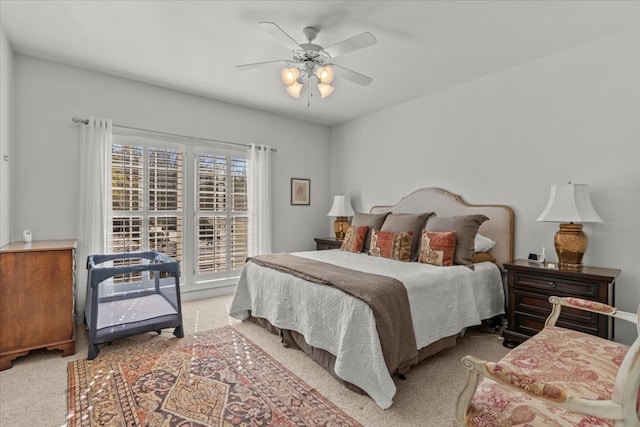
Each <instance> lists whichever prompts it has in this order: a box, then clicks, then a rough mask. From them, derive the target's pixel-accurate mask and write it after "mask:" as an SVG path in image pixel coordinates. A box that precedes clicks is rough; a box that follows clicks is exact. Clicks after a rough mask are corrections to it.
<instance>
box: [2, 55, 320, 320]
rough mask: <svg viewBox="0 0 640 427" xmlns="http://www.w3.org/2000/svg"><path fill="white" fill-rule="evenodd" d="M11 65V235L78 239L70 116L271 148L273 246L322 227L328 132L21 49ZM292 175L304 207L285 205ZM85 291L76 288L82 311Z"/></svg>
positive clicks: (309, 237)
mask: <svg viewBox="0 0 640 427" xmlns="http://www.w3.org/2000/svg"><path fill="white" fill-rule="evenodd" d="M14 65H15V76H14V81H15V103H14V107H15V108H14V110H13V118H14V121H15V127H14V129H13V135H14V137H15V139H14V143H13V145H12V150H13V154H12V159H13V160H12V165H13V168H14V178H15V179H14V182H13V195H14V198H13V200H12V203H11V206H12V213H13V221H12V225H11V237H12V239H13V240H21V239H22V230H24V229H26V228H30V229H31V230H32V233H33V236H34V239H35V240H45V239H67V238H77V237H78V230H77V228H78V225H77V223H78V203H79V196H78V192H79V182H78V179H79V165H78V162H79V150H78V148H79V143H80V128H79V126H81V125H78V124H75V123H72V122H71V118H72V117H73V116H78V117H88V116H96V117H107V118H111V119H113V122H114V123H115V124H120V125H126V126H133V127H137V128H143V129H152V130H157V131H164V132H170V133H176V134H181V135H187V136H195V137H202V138H211V139H217V140H225V141H234V142H241V143H251V142H255V143H262V144H269V145H272V146H273V147H275V148H277V150H278V151H277V152H276V153H274V154H273V164H272V169H273V175H272V184H273V191H272V193H273V236H274V238H273V250H274V251H275V252H281V251H298V250H311V249H314V248H315V242H314V240H313V238H314V237H316V236H319V235H324V234H325V233H326V231H325V227H324V225H325V224H326V218H327V217H326V213H327V212H328V210H329V207H330V192H329V184H330V182H329V174H328V173H327V171H328V170H329V167H330V165H329V158H330V129H329V128H327V127H325V126H320V125H315V124H310V123H307V122H302V121H299V120H293V119H288V118H284V117H281V116H277V115H274V114H269V113H265V112H260V111H257V110H253V109H249V108H244V107H239V106H235V105H232V104H228V103H223V102H217V101H213V100H211V99H207V98H203V97H199V96H195V95H190V94H186V93H183V92H178V91H175V90H170V89H165V88H161V87H157V86H153V85H148V84H144V83H140V82H136V81H132V80H127V79H122V78H117V77H112V76H108V75H105V74H101V73H96V72H92V71H87V70H83V69H79V68H75V67H69V66H64V65H60V64H57V63H54V62H50V61H45V60H41V59H36V58H33V57H29V56H24V55H20V54H17V55H15V64H14ZM291 177H297V178H310V179H311V205H310V206H291V205H290V193H289V191H290V178H291ZM3 205H4V203H3ZM84 263H85V261H84V260H78V266H79V267H78V275H84V274H86V270H85V269H84V267H83V266H84ZM83 282H84V281H83V280H81V281H80V282H79V283H83ZM84 295H85V290H84V289H80V288H79V289H78V297H79V298H78V306H79V308H80V311H82V310H81V308H82V307H83V306H84Z"/></svg>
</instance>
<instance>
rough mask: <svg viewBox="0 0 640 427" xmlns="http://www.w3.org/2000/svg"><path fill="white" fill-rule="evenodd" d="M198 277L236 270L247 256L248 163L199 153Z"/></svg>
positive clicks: (234, 158) (197, 210)
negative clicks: (199, 275)
mask: <svg viewBox="0 0 640 427" xmlns="http://www.w3.org/2000/svg"><path fill="white" fill-rule="evenodd" d="M196 163H197V172H196V173H197V185H198V188H197V202H196V217H197V223H198V231H197V233H198V245H197V257H198V266H197V274H205V273H220V272H229V271H236V270H238V269H240V268H242V266H243V265H244V261H245V259H246V257H247V238H248V232H247V225H248V217H247V180H246V177H247V160H246V159H245V158H238V157H230V156H222V155H218V154H213V153H199V154H198V155H197V157H196Z"/></svg>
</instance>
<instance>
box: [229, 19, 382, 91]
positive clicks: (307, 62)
mask: <svg viewBox="0 0 640 427" xmlns="http://www.w3.org/2000/svg"><path fill="white" fill-rule="evenodd" d="M258 25H259V26H260V28H262V29H264V30H265V31H267V32H268V33H270V34H271V35H272V36H273V37H275V38H276V39H278V40H279V41H280V42H281V43H283V44H284V45H285V46H286V47H287V48H289V49H290V50H291V53H292V59H279V60H275V61H265V62H255V63H252V64H243V65H236V68H237V69H239V70H250V69H253V68H257V67H261V66H264V65H270V64H276V63H282V64H285V65H286V66H287V67H288V68H287V67H285V68H283V69H282V71H281V74H280V76H281V78H282V81H283V83H284V84H285V86H286V87H287V93H289V95H291V96H293V97H294V98H299V97H300V93H301V92H302V90H303V88H304V83H305V80H306V81H307V82H308V83H309V84H311V81H312V79H316V80H317V87H318V90H319V91H320V96H321V97H322V98H325V97H327V96H329V95H330V94H331V92H333V89H334V88H333V86H331V82H332V81H333V78H334V69H337V71H338V74H339V76H340V77H343V78H345V79H346V80H349V81H352V82H354V83H357V84H359V85H362V86H366V85H368V84H369V83H371V82H372V81H373V78H371V77H369V76H365V75H364V74H361V73H358V72H356V71H353V70H350V69H349V68H345V67H343V66H341V65H338V64H336V63H334V62H333V60H334V59H335V58H337V57H339V56H341V55H344V54H345V53H349V52H353V51H355V50H359V49H362V48H365V47H368V46H371V45H374V44H376V41H377V40H376V38H375V37H374V36H373V34H371V33H369V32H364V33H361V34H358V35H356V36H353V37H351V38H348V39H346V40H343V41H341V42H339V43H336V44H333V45H331V46H328V47H322V46H320V45H317V44H314V43H313V41H314V40H315V38H316V37H317V35H318V32H319V30H318V29H317V28H315V27H305V28H304V29H303V30H302V33H303V34H304V37H305V39H306V40H307V42H306V43H298V42H296V41H295V40H294V39H293V37H291V36H290V35H289V34H287V33H286V32H285V31H284V30H283V29H282V28H280V27H279V26H278V25H277V24H275V23H273V22H260V23H259V24H258ZM308 93H309V95H308V96H309V97H310V96H311V90H309V92H308Z"/></svg>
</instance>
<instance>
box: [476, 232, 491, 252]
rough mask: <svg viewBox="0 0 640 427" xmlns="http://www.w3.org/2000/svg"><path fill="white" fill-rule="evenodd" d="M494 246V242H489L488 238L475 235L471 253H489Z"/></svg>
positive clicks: (478, 234)
mask: <svg viewBox="0 0 640 427" xmlns="http://www.w3.org/2000/svg"><path fill="white" fill-rule="evenodd" d="M495 245H496V242H494V241H493V240H491V239H490V238H488V237H485V236H483V235H482V234H480V233H477V234H476V237H475V239H474V241H473V251H474V252H489V251H490V250H491V249H493V247H494V246H495Z"/></svg>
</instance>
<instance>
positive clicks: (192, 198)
mask: <svg viewBox="0 0 640 427" xmlns="http://www.w3.org/2000/svg"><path fill="white" fill-rule="evenodd" d="M112 144H120V145H134V146H140V145H143V146H144V150H143V151H144V160H143V161H144V167H143V169H144V172H143V176H144V182H145V184H144V185H145V186H146V185H147V182H148V169H149V159H148V157H147V151H148V149H149V147H155V148H165V149H166V148H169V149H181V150H182V153H183V157H182V187H183V195H182V214H181V217H180V219H179V220H181V221H182V239H181V244H182V260H181V262H180V269H181V284H182V285H181V286H183V291H187V292H189V291H200V290H206V289H212V288H217V287H225V286H229V285H232V284H235V283H236V282H237V279H238V278H239V276H240V272H241V270H242V268H241V267H240V268H238V269H236V270H233V271H227V272H225V273H221V274H198V271H197V262H198V260H197V253H198V251H197V250H196V245H197V243H198V242H197V240H198V237H197V236H198V229H197V210H196V203H197V191H198V186H197V179H198V177H197V153H200V152H205V153H213V154H215V155H221V156H227V157H230V156H231V157H237V158H242V159H245V161H246V166H248V163H249V155H248V152H247V150H246V148H245V147H243V146H238V148H235V147H234V148H230V147H228V146H226V145H222V144H220V145H218V144H215V143H206V142H203V141H202V140H197V139H193V138H188V137H184V138H181V137H179V136H175V137H174V136H165V135H158V134H154V133H153V132H147V131H135V130H128V129H127V130H121V129H118V130H115V129H114V132H113V141H112ZM111 150H112V147H110V149H109V154H110V155H109V159H108V168H107V173H108V175H109V177H108V180H107V185H108V189H107V190H108V191H107V193H108V195H109V203H108V209H109V211H108V215H107V217H108V227H109V229H108V230H107V235H108V239H107V245H108V248H109V249H111V248H113V246H112V231H113V230H112V220H113V218H114V212H117V213H118V214H119V213H121V212H124V211H114V210H113V196H112V189H113V186H112V164H111V160H112V152H111ZM192 159H193V160H192ZM246 175H247V170H246V167H245V176H246ZM247 185H248V181H247ZM148 191H149V189H148V188H144V189H143V194H144V200H145V207H144V214H142V218H143V229H144V231H143V234H144V239H143V241H144V243H143V245H142V246H141V250H149V249H147V248H149V237H148V233H149V219H150V218H152V217H161V216H165V213H166V211H148V206H147V203H148ZM126 212H131V211H126ZM132 213H133V215H138V214H139V213H138V212H137V211H133V212H132ZM244 216H246V217H247V227H248V216H249V215H248V211H247V212H245V215H244ZM227 217H229V214H228V213H227ZM228 230H229V225H227V236H229V234H230V233H229V231H228ZM247 239H248V232H247ZM247 243H248V242H247ZM229 261H230V256H229V248H227V262H229Z"/></svg>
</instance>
